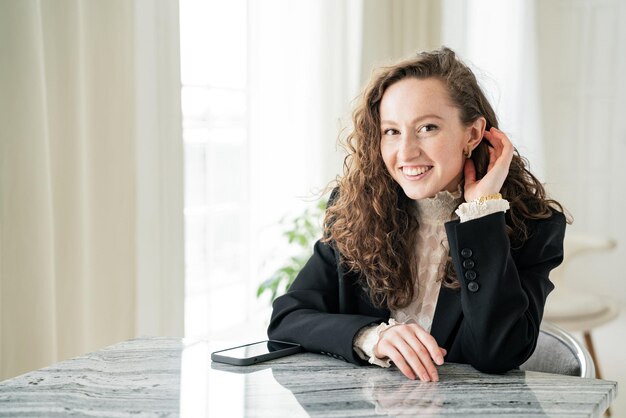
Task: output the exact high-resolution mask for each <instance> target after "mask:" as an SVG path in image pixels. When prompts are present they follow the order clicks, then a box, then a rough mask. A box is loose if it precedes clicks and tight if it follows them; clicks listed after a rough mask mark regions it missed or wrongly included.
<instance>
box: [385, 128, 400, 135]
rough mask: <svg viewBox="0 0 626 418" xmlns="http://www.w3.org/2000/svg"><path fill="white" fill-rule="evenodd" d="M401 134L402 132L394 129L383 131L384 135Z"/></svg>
mask: <svg viewBox="0 0 626 418" xmlns="http://www.w3.org/2000/svg"><path fill="white" fill-rule="evenodd" d="M399 133H400V131H399V130H397V129H393V128H389V129H383V135H398V134H399Z"/></svg>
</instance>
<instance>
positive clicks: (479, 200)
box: [474, 193, 502, 205]
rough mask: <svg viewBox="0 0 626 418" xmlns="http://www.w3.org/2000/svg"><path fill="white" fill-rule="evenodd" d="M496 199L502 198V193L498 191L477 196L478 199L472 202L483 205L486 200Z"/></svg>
mask: <svg viewBox="0 0 626 418" xmlns="http://www.w3.org/2000/svg"><path fill="white" fill-rule="evenodd" d="M498 199H502V195H501V194H500V193H494V194H489V195H487V196H482V197H479V198H478V199H476V200H474V202H476V203H478V204H479V205H484V204H485V202H486V201H487V200H498Z"/></svg>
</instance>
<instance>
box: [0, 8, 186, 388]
mask: <svg viewBox="0 0 626 418" xmlns="http://www.w3.org/2000/svg"><path fill="white" fill-rule="evenodd" d="M134 7H135V3H133V2H128V1H125V0H108V1H89V2H88V1H79V0H64V1H60V0H59V1H54V2H52V1H36V0H13V1H3V2H2V3H1V4H0V56H2V65H1V66H0V91H2V95H1V96H0V378H7V377H10V376H14V375H16V374H19V373H22V372H26V371H28V370H32V369H35V368H38V367H42V366H45V365H47V364H50V363H52V362H54V361H57V360H59V359H63V358H67V357H70V356H74V355H78V354H81V353H84V352H86V351H90V350H94V349H97V348H99V347H102V346H104V345H108V344H112V343H115V342H119V341H122V340H126V339H128V338H130V337H133V336H134V335H136V334H137V333H138V332H140V331H141V330H140V329H139V327H138V322H140V321H139V320H138V318H140V317H141V315H140V313H139V311H138V308H139V307H140V306H144V305H146V303H145V302H142V301H141V300H139V299H138V298H137V295H138V293H141V292H143V290H142V287H141V286H140V285H141V282H140V281H139V280H138V268H139V266H140V265H141V264H142V263H144V264H145V256H144V258H143V259H141V258H139V257H138V255H141V254H144V253H145V251H144V246H143V243H144V241H145V239H146V236H145V235H146V234H143V235H142V234H141V233H140V232H141V229H140V228H139V225H140V224H141V222H145V217H146V216H149V215H150V212H157V213H158V212H163V210H162V208H161V207H153V208H150V209H148V208H146V207H145V202H146V201H147V199H145V198H144V199H143V200H142V201H139V200H138V188H139V187H145V186H146V180H145V175H146V169H145V165H146V164H147V165H148V166H151V163H150V162H149V161H148V162H146V160H142V155H139V153H140V152H141V150H142V147H141V146H139V143H141V141H142V140H144V141H145V138H144V139H141V138H138V136H140V135H141V134H145V130H142V129H141V127H142V126H145V123H146V122H145V121H144V124H143V125H142V124H141V123H140V122H137V118H138V117H140V116H142V117H144V118H146V117H149V116H148V115H146V111H145V110H142V109H137V103H141V99H140V97H139V96H140V95H141V89H140V88H139V87H137V85H136V83H135V81H136V79H135V77H136V76H135V72H136V70H137V69H139V68H143V69H145V63H144V64H141V63H138V60H137V59H136V56H135V54H136V48H137V47H139V46H141V45H140V44H138V45H135V41H136V39H135V37H136V35H137V34H136V30H135V27H136V23H135V11H134ZM175 18H176V17H175V16H174V19H175ZM140 40H141V37H139V36H137V41H138V42H139V41H140ZM150 87H154V86H150ZM166 113H167V112H166V111H164V110H163V109H161V113H160V115H161V116H163V115H164V114H166ZM152 116H153V119H152V120H151V122H152V123H154V124H157V123H158V120H157V118H156V116H157V115H152ZM174 119H175V118H174ZM174 121H175V120H174ZM165 132H167V134H169V135H170V136H171V135H172V132H174V138H173V139H175V140H177V141H178V142H179V143H180V129H179V130H178V132H175V131H172V130H171V129H170V130H168V129H165ZM176 135H178V136H177V137H176ZM154 140H155V142H157V144H154V146H155V147H157V148H159V144H158V141H159V136H158V135H157V136H156V138H155V139H154ZM144 148H145V147H144ZM138 151H139V152H138ZM150 158H152V157H150ZM140 160H142V161H143V162H142V164H143V165H140V164H138V161H140ZM140 167H144V168H143V169H140ZM152 171H153V172H155V173H156V172H159V169H158V168H155V169H153V170H152ZM157 178H158V177H157ZM178 179H180V176H179V177H178ZM175 180H176V179H175ZM178 189H180V186H178ZM181 204H182V203H181ZM142 216H143V217H144V218H142V219H139V220H138V218H140V217H142ZM180 217H181V220H180V223H181V226H179V227H178V229H182V213H181V214H180ZM170 224H172V225H173V224H175V221H172V222H170ZM154 226H155V227H158V225H154ZM173 228H174V229H176V227H173ZM159 238H162V237H159ZM181 252H182V248H180V250H178V253H177V254H179V253H181ZM180 270H181V271H180V275H179V277H177V278H176V279H178V280H179V281H180V283H181V284H180V286H179V287H180V288H181V289H182V268H181V269H180ZM154 281H155V282H157V285H160V283H159V282H158V281H159V277H158V276H157V277H155V278H154ZM138 286H139V287H138ZM143 286H144V287H146V288H150V287H152V288H154V286H155V285H154V284H152V285H147V286H146V285H145V284H144V285H143ZM173 288H174V289H175V288H176V286H175V285H174V286H173ZM179 293H182V292H179ZM176 296H177V293H176V292H173V296H172V297H173V298H175V297H176ZM181 300H182V294H181ZM181 303H182V302H181ZM173 312H174V314H173V316H174V317H175V316H176V309H173ZM179 317H180V320H179V322H181V324H179V328H182V316H179Z"/></svg>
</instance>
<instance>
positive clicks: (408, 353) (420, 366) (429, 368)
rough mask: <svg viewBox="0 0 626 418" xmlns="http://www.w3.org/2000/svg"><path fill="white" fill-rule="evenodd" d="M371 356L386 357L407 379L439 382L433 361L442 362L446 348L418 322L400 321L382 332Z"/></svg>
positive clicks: (440, 363)
mask: <svg viewBox="0 0 626 418" xmlns="http://www.w3.org/2000/svg"><path fill="white" fill-rule="evenodd" d="M374 355H375V356H376V357H378V358H385V357H388V358H389V359H390V360H391V361H393V363H394V364H395V365H396V367H397V368H398V369H400V371H401V372H402V373H403V374H404V375H405V376H406V377H408V378H409V379H411V380H415V379H416V378H417V377H419V379H420V380H422V381H424V382H430V381H433V382H437V381H439V374H438V373H437V368H436V367H435V364H437V365H442V364H443V357H444V356H445V355H446V350H445V349H443V348H441V347H439V345H438V344H437V341H435V338H434V337H433V336H432V335H430V334H429V333H428V332H426V331H425V330H424V329H423V328H422V327H420V326H419V325H417V324H399V325H396V326H393V327H391V328H388V329H387V330H385V331H383V332H382V333H381V334H380V336H379V337H378V343H377V344H376V345H375V346H374Z"/></svg>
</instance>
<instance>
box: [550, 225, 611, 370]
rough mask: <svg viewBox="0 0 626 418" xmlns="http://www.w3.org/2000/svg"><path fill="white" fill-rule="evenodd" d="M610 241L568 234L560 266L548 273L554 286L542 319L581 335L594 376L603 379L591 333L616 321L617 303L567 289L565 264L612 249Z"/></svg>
mask: <svg viewBox="0 0 626 418" xmlns="http://www.w3.org/2000/svg"><path fill="white" fill-rule="evenodd" d="M615 246H616V243H615V241H613V240H612V239H609V238H605V237H598V236H593V235H585V234H576V233H567V234H566V235H565V241H564V243H563V247H564V248H563V249H564V259H563V263H562V264H561V265H560V266H559V267H558V268H556V269H555V270H554V271H553V272H552V273H551V274H550V280H552V282H553V283H554V285H555V288H554V291H553V292H552V293H551V294H550V296H549V297H548V301H547V303H546V307H545V311H544V315H543V318H544V320H546V321H549V322H552V323H554V324H556V325H558V326H560V327H562V328H564V329H566V330H567V331H569V332H582V334H583V338H584V340H585V345H586V346H587V349H588V350H589V353H590V354H591V358H592V359H593V362H594V364H595V365H596V375H597V377H598V378H599V379H601V378H602V375H601V373H600V367H599V362H598V358H597V357H596V354H595V349H594V346H593V340H592V339H591V330H592V329H593V328H596V327H598V326H600V325H603V324H605V323H607V322H609V321H612V320H613V319H615V318H616V317H617V315H618V313H619V310H618V308H617V304H616V303H615V302H613V301H611V300H609V299H607V298H605V297H600V296H598V295H594V294H593V293H591V292H586V291H585V292H583V291H580V290H576V289H574V288H573V287H572V286H569V285H568V283H567V281H566V280H565V276H566V273H567V270H566V269H567V265H568V264H569V262H571V260H572V259H574V258H575V257H578V256H581V255H584V254H588V253H590V252H598V251H608V250H611V249H613V248H615Z"/></svg>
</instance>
